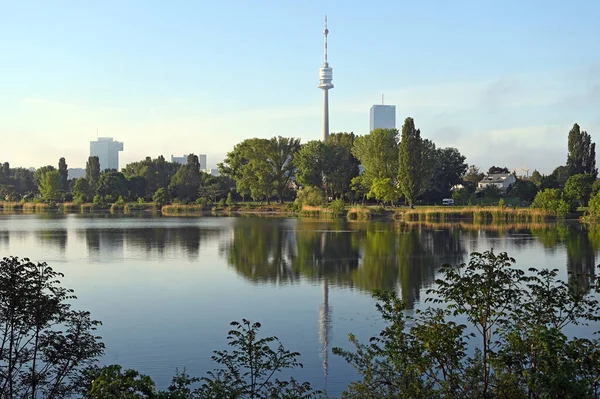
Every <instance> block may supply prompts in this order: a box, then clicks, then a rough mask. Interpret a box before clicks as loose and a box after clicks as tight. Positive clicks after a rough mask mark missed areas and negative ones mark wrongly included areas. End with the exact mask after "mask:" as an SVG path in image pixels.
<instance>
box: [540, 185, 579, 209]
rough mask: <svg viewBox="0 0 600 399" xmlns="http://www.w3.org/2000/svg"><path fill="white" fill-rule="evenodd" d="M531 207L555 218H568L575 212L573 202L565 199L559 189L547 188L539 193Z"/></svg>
mask: <svg viewBox="0 0 600 399" xmlns="http://www.w3.org/2000/svg"><path fill="white" fill-rule="evenodd" d="M531 207H532V208H534V209H540V210H542V211H544V212H548V213H550V214H553V215H555V216H566V215H568V214H569V213H570V212H573V211H574V210H575V209H574V207H573V202H572V201H569V200H568V199H565V198H564V197H563V195H562V193H561V191H560V190H559V189H557V188H547V189H544V190H540V191H538V193H537V194H536V196H535V198H534V200H533V203H532V204H531Z"/></svg>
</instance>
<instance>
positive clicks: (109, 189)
mask: <svg viewBox="0 0 600 399" xmlns="http://www.w3.org/2000/svg"><path fill="white" fill-rule="evenodd" d="M96 193H97V194H98V195H100V196H101V197H103V198H104V199H105V200H106V201H107V202H109V203H113V202H115V201H116V200H117V198H119V197H124V198H126V197H128V195H129V191H128V189H127V179H126V178H125V176H124V175H123V173H121V172H117V171H115V170H108V171H105V172H104V173H102V175H100V179H98V183H97V184H96Z"/></svg>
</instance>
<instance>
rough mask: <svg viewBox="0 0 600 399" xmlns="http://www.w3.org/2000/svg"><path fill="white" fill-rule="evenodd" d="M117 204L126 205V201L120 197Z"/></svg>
mask: <svg viewBox="0 0 600 399" xmlns="http://www.w3.org/2000/svg"><path fill="white" fill-rule="evenodd" d="M115 204H117V205H125V200H124V199H123V197H122V196H119V199H118V200H117V202H115Z"/></svg>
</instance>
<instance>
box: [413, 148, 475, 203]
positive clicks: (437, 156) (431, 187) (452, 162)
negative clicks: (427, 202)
mask: <svg viewBox="0 0 600 399" xmlns="http://www.w3.org/2000/svg"><path fill="white" fill-rule="evenodd" d="M434 151H435V153H433V154H431V156H428V157H425V158H426V159H428V158H429V159H431V158H433V161H428V162H425V164H426V165H427V166H431V167H433V170H432V171H431V172H429V173H431V175H432V178H431V181H430V182H429V184H427V182H426V185H425V187H424V191H426V193H425V194H424V195H423V196H424V197H426V196H427V197H429V198H431V199H433V200H434V201H440V200H441V199H442V198H448V197H450V196H451V195H452V192H451V189H452V187H453V186H455V185H457V184H460V183H461V182H462V180H463V175H464V174H465V172H466V171H467V164H466V163H465V159H466V158H465V157H464V155H462V154H461V153H460V151H458V150H457V149H456V148H451V147H448V148H438V149H435V147H434Z"/></svg>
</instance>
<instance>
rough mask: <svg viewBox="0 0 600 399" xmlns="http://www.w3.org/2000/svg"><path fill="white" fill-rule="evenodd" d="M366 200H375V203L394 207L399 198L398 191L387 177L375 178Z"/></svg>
mask: <svg viewBox="0 0 600 399" xmlns="http://www.w3.org/2000/svg"><path fill="white" fill-rule="evenodd" d="M367 198H375V199H376V200H377V201H382V202H384V203H386V202H387V203H390V204H391V205H394V202H395V201H397V200H398V198H400V190H399V189H398V187H397V186H396V184H395V183H394V181H393V180H392V179H390V178H389V177H387V178H385V179H379V178H377V179H373V182H372V183H371V190H370V191H369V192H368V193H367Z"/></svg>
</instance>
